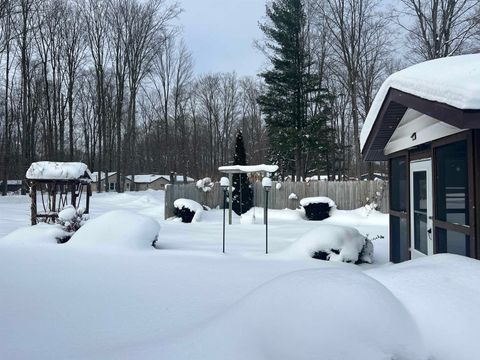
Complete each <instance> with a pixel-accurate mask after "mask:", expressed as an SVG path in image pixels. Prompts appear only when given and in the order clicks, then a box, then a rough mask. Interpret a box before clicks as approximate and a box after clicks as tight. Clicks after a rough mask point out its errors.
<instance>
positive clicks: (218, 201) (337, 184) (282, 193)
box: [165, 181, 388, 219]
mask: <svg viewBox="0 0 480 360" xmlns="http://www.w3.org/2000/svg"><path fill="white" fill-rule="evenodd" d="M276 186H277V182H276V181H274V182H273V186H272V190H271V191H270V194H269V197H268V199H269V201H268V202H269V204H268V207H269V208H270V209H285V208H288V209H296V208H297V207H298V206H299V205H300V200H301V199H302V198H305V197H311V196H328V197H329V198H331V199H332V200H333V201H335V203H336V204H337V207H338V208H339V209H343V210H352V209H357V208H359V207H361V206H364V205H365V204H366V203H367V199H370V200H372V199H377V203H378V205H379V210H380V211H383V212H387V211H388V183H387V182H383V181H313V182H309V183H306V182H284V183H281V187H280V189H277V187H276ZM252 189H253V194H254V195H253V203H254V206H259V207H263V206H264V203H265V195H264V191H263V188H262V183H261V182H259V181H257V182H256V183H254V184H252ZM292 193H294V194H295V195H297V199H289V196H290V194H292ZM180 198H186V199H192V200H195V201H196V202H198V203H200V204H202V205H206V206H208V207H210V208H212V209H213V208H216V207H220V208H222V207H223V191H222V189H221V187H220V184H219V183H215V185H214V187H213V188H212V190H211V191H208V192H204V191H202V190H199V189H198V188H197V187H196V185H195V184H194V183H193V184H183V183H179V184H169V185H167V186H166V188H165V219H168V218H169V217H172V216H173V210H174V208H173V202H174V201H175V200H176V199H180Z"/></svg>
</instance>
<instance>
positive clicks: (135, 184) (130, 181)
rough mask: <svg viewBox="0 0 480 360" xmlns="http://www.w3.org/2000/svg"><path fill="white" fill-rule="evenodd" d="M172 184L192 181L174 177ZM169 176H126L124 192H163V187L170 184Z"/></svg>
mask: <svg viewBox="0 0 480 360" xmlns="http://www.w3.org/2000/svg"><path fill="white" fill-rule="evenodd" d="M173 180H174V182H178V183H184V182H187V183H191V182H193V181H194V180H193V179H192V178H191V177H188V176H187V177H186V178H185V179H184V176H183V175H174V179H173ZM170 183H171V182H170V175H156V174H139V175H135V176H132V175H128V176H127V177H126V182H125V190H127V191H128V190H135V191H142V190H148V189H152V190H164V189H165V185H167V184H170Z"/></svg>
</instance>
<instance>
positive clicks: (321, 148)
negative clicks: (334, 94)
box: [258, 0, 333, 176]
mask: <svg viewBox="0 0 480 360" xmlns="http://www.w3.org/2000/svg"><path fill="white" fill-rule="evenodd" d="M266 14H267V19H268V20H267V22H266V23H264V24H262V25H260V28H261V30H262V31H263V33H264V34H265V37H266V42H265V47H266V51H267V53H268V56H269V61H270V63H271V69H270V70H268V71H265V72H263V73H261V74H260V76H261V77H262V78H263V79H264V81H265V84H266V91H265V92H264V94H262V95H261V96H260V97H259V99H258V102H259V104H260V106H261V108H262V111H263V113H264V114H265V120H266V124H267V130H268V134H269V140H270V151H271V154H270V155H271V160H272V161H273V162H275V163H277V164H278V165H279V166H280V167H281V172H282V173H285V172H291V173H293V174H294V175H297V176H306V175H308V172H309V171H317V172H318V171H319V170H325V169H324V168H323V169H320V168H319V167H324V166H325V164H324V163H325V161H324V157H325V154H328V153H329V152H332V150H333V149H332V147H333V143H332V141H331V139H332V136H331V135H330V134H331V131H330V126H329V124H328V121H329V119H330V116H331V115H330V110H329V109H330V107H329V106H328V103H329V101H330V100H331V97H330V95H329V92H328V91H327V90H326V89H324V88H322V87H321V86H320V81H319V80H318V79H319V78H321V76H319V74H318V73H316V72H315V66H314V65H315V64H314V62H313V61H312V57H311V55H310V48H309V47H310V44H309V34H308V26H307V16H306V14H305V9H304V4H303V1H302V0H274V1H273V2H272V3H271V5H267V9H266Z"/></svg>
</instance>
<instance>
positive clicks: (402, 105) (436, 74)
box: [360, 54, 480, 160]
mask: <svg viewBox="0 0 480 360" xmlns="http://www.w3.org/2000/svg"><path fill="white" fill-rule="evenodd" d="M409 108H411V109H414V110H417V111H419V112H421V113H423V114H426V115H429V116H431V117H433V118H435V119H438V120H440V121H443V122H445V123H447V124H449V125H453V126H455V127H457V128H459V129H471V128H480V54H473V55H462V56H453V57H448V58H441V59H436V60H431V61H426V62H423V63H420V64H417V65H413V66H411V67H409V68H406V69H404V70H401V71H399V72H397V73H395V74H393V75H391V76H390V77H389V78H388V79H387V80H386V81H385V82H384V83H383V85H382V86H381V88H380V90H379V91H378V93H377V95H376V97H375V100H374V101H373V104H372V106H371V108H370V111H369V113H368V115H367V118H366V120H365V123H364V125H363V129H362V133H361V135H360V145H361V148H362V153H363V155H364V157H365V159H366V160H385V155H384V153H383V149H384V147H385V145H386V144H387V142H388V141H389V139H390V137H391V135H392V134H393V132H394V131H395V128H396V127H397V125H398V123H399V122H400V120H401V119H402V117H403V115H404V114H405V112H406V111H407V109H409Z"/></svg>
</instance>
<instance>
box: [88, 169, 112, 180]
mask: <svg viewBox="0 0 480 360" xmlns="http://www.w3.org/2000/svg"><path fill="white" fill-rule="evenodd" d="M116 173H117V172H116V171H110V172H108V177H110V176H112V175H115V174H116ZM100 180H105V171H100ZM97 181H98V171H94V172H92V182H97Z"/></svg>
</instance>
